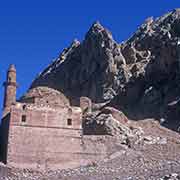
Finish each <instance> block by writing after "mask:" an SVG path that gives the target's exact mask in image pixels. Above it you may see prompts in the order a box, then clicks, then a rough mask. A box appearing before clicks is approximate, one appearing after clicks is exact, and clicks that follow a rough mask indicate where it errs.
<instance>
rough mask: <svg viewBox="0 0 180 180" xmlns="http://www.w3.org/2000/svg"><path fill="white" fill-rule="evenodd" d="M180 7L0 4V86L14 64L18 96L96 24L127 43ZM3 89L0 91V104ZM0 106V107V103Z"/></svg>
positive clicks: (142, 2) (70, 0)
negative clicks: (140, 28)
mask: <svg viewBox="0 0 180 180" xmlns="http://www.w3.org/2000/svg"><path fill="white" fill-rule="evenodd" d="M178 7H180V0H111V1H109V0H89V1H88V0H48V1H46V0H43V1H42V0H29V1H25V0H23V1H22V0H16V1H13V0H12V1H9V0H6V1H1V2H0V83H1V84H2V83H3V81H4V79H5V73H6V69H7V68H8V66H9V64H11V63H14V64H15V65H16V67H17V80H18V82H19V84H20V86H19V90H18V97H19V96H20V95H22V94H23V93H24V92H25V91H26V89H27V88H28V87H29V85H30V84H31V82H32V80H33V79H34V77H35V76H36V74H37V73H39V72H40V71H42V70H43V68H44V67H46V66H47V65H48V64H49V63H50V62H51V61H52V59H54V58H55V57H57V55H58V54H59V52H61V51H62V49H63V48H65V47H67V46H68V45H69V44H70V43H71V41H72V40H73V39H75V38H77V39H80V40H82V39H83V37H84V35H85V33H86V32H87V30H88V29H89V27H90V26H91V24H92V23H93V22H94V21H95V20H99V21H100V22H101V23H102V24H103V25H104V26H105V27H107V28H108V29H109V30H110V31H111V32H112V34H113V36H114V38H115V40H117V41H118V42H121V41H123V40H126V39H127V38H128V37H129V36H130V35H131V34H132V33H133V32H134V31H135V30H136V29H137V27H138V25H140V24H141V23H143V22H144V20H145V19H146V18H147V17H149V16H154V17H157V16H160V15H162V14H164V13H166V12H168V11H170V10H172V9H174V8H178ZM2 97H3V88H0V102H2ZM1 107H2V105H1Z"/></svg>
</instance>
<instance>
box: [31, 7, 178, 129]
mask: <svg viewBox="0 0 180 180" xmlns="http://www.w3.org/2000/svg"><path fill="white" fill-rule="evenodd" d="M179 24H180V10H179V9H176V10H174V11H172V12H170V13H167V14H165V15H164V16H162V17H160V18H157V19H153V18H152V17H150V18H148V19H147V20H146V21H145V23H144V24H142V25H141V26H140V27H139V28H138V30H137V31H136V32H135V33H134V35H133V36H132V37H130V38H129V39H128V40H127V41H125V42H123V43H122V44H118V43H117V42H115V41H114V39H113V37H112V35H111V33H110V32H109V31H108V30H107V29H105V28H104V27H103V26H102V25H101V24H100V23H99V22H96V23H94V24H93V25H92V27H91V28H90V30H89V31H88V32H87V34H86V36H85V39H84V40H83V41H82V43H80V42H79V41H77V40H75V41H74V42H73V43H72V45H71V46H70V47H69V48H67V49H65V50H64V51H63V52H62V53H61V55H60V56H59V57H58V58H57V59H56V60H55V61H54V62H53V63H52V64H50V65H49V66H48V67H47V68H46V69H45V70H44V71H43V72H42V73H41V74H40V75H39V76H38V77H37V78H36V79H35V80H34V81H33V83H32V85H31V88H34V87H37V86H48V87H51V88H54V89H57V90H60V91H61V92H63V93H64V94H65V95H66V96H67V97H68V98H69V99H70V100H71V103H72V104H73V103H74V104H78V103H79V98H80V97H81V96H87V97H89V98H91V99H92V100H93V102H94V103H109V106H114V107H116V108H118V109H120V110H121V111H123V113H125V114H126V116H127V117H128V118H129V119H134V120H140V119H145V118H154V119H157V120H159V121H160V122H161V123H162V124H163V125H165V126H166V127H169V128H171V129H174V130H177V129H178V127H179V125H180V123H179V116H180V114H179V111H178V102H179V99H180V95H179V92H180V86H179V84H180V78H179V77H180V26H179Z"/></svg>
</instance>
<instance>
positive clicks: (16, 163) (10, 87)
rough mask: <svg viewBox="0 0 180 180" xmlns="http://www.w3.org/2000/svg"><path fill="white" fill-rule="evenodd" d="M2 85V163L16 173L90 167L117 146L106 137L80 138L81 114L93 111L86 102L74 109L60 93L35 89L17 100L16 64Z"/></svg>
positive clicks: (82, 136) (88, 136) (87, 136)
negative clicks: (3, 92)
mask: <svg viewBox="0 0 180 180" xmlns="http://www.w3.org/2000/svg"><path fill="white" fill-rule="evenodd" d="M4 86H5V95H4V106H3V117H2V121H1V126H0V138H1V139H0V158H1V159H0V161H1V162H3V163H5V164H7V165H8V166H10V167H15V168H28V169H35V170H49V169H52V170H54V169H66V168H74V167H79V166H83V165H87V164H88V165H89V164H91V163H94V162H96V161H100V160H103V159H104V158H106V157H107V155H109V154H110V149H112V148H111V147H112V146H113V145H112V144H115V143H113V140H112V139H111V140H110V139H109V138H110V137H109V136H108V137H106V135H104V136H103V135H101V136H97V135H93V134H91V135H85V134H83V132H84V131H83V128H82V124H83V123H82V121H83V115H85V114H86V113H89V112H91V108H92V103H91V100H90V99H89V98H87V97H81V98H80V100H79V104H80V107H77V106H72V105H71V103H70V101H69V99H68V98H66V97H65V95H64V94H63V93H61V92H59V91H57V90H54V89H51V88H48V87H36V88H33V89H30V90H29V91H28V92H27V93H26V94H25V95H24V96H23V97H22V98H21V99H20V100H18V101H17V100H16V89H17V87H18V86H17V82H16V69H15V66H14V65H11V66H10V67H9V69H8V72H7V79H6V82H5V83H4ZM105 142H106V143H105ZM105 144H106V145H105Z"/></svg>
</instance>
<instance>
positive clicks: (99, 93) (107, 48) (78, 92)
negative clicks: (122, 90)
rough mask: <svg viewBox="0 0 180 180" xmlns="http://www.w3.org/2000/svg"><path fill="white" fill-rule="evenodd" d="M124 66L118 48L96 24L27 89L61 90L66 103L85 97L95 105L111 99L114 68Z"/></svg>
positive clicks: (114, 89) (116, 82) (114, 88)
mask: <svg viewBox="0 0 180 180" xmlns="http://www.w3.org/2000/svg"><path fill="white" fill-rule="evenodd" d="M122 64H125V59H124V58H123V56H122V54H121V51H120V46H119V45H118V44H117V43H116V42H115V41H114V40H113V38H112V35H111V33H110V32H109V31H108V30H106V29H105V28H104V27H102V26H101V25H100V24H99V23H98V22H96V23H95V24H93V25H92V27H91V28H90V30H89V31H88V33H87V34H86V37H85V40H84V41H83V42H82V43H80V42H78V41H77V40H75V41H74V42H73V43H72V44H71V46H70V47H69V48H67V49H64V51H63V52H62V53H61V55H60V56H59V57H58V58H57V60H56V61H54V62H53V63H52V64H51V65H50V66H48V68H47V69H45V70H44V71H43V72H42V73H41V74H40V76H39V77H37V78H36V79H35V81H34V82H33V84H32V86H31V88H33V87H36V86H39V85H41V86H49V87H51V88H54V89H58V90H61V91H62V92H63V93H65V94H66V96H68V97H69V98H70V99H73V98H77V99H78V97H81V96H87V97H90V98H91V99H92V100H93V101H95V102H104V101H106V100H109V99H112V98H113V97H114V95H116V92H117V90H118V87H119V84H120V80H118V79H117V74H118V73H121V72H120V69H119V68H118V67H119V66H121V65H122Z"/></svg>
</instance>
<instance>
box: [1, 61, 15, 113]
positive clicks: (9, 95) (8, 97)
mask: <svg viewBox="0 0 180 180" xmlns="http://www.w3.org/2000/svg"><path fill="white" fill-rule="evenodd" d="M3 85H4V88H5V92H4V105H3V110H4V114H6V113H8V112H9V111H10V107H11V105H12V104H15V102H16V89H17V83H16V68H15V66H14V65H13V64H11V65H10V66H9V69H8V71H7V77H6V81H5V82H4V84H3Z"/></svg>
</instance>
